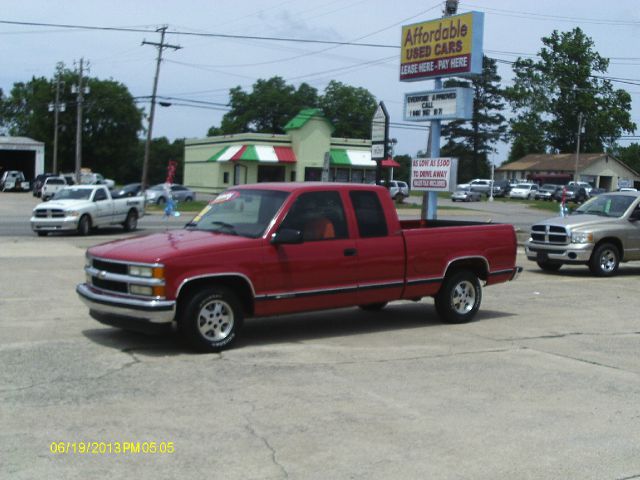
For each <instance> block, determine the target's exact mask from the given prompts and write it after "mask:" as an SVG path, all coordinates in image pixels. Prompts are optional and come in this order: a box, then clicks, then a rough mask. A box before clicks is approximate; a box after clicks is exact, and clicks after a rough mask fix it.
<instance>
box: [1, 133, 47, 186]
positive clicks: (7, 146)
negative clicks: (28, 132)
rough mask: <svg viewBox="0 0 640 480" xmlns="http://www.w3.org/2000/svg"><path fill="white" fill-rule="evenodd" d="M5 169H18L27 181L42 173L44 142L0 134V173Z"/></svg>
mask: <svg viewBox="0 0 640 480" xmlns="http://www.w3.org/2000/svg"><path fill="white" fill-rule="evenodd" d="M7 170H20V171H22V172H23V173H24V176H25V178H26V179H27V180H29V181H31V180H33V179H34V178H35V177H36V175H39V174H41V173H44V142H38V141H36V140H33V139H32V138H27V137H4V136H0V175H1V174H2V173H3V172H5V171H7Z"/></svg>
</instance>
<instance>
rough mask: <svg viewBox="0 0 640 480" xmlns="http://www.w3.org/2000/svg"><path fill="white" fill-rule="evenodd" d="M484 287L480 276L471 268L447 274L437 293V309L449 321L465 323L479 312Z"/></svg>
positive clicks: (443, 318)
mask: <svg viewBox="0 0 640 480" xmlns="http://www.w3.org/2000/svg"><path fill="white" fill-rule="evenodd" d="M481 301H482V289H481V287H480V281H479V280H478V277H477V276H476V275H475V274H474V273H473V272H471V271H470V270H459V271H457V272H454V273H453V274H451V275H447V277H446V278H445V280H444V283H443V284H442V286H441V287H440V291H439V292H438V294H437V295H436V298H435V304H436V310H437V312H438V314H439V315H440V317H441V318H442V320H444V321H445V322H447V323H465V322H468V321H470V320H471V319H472V318H473V317H474V316H475V315H476V313H477V312H478V309H479V308H480V302H481Z"/></svg>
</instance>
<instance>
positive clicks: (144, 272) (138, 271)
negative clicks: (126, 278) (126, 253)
mask: <svg viewBox="0 0 640 480" xmlns="http://www.w3.org/2000/svg"><path fill="white" fill-rule="evenodd" d="M129 275H131V276H133V277H145V278H151V277H153V268H152V267H141V266H140V265H129Z"/></svg>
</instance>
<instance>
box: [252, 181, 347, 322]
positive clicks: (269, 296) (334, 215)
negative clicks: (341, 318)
mask: <svg viewBox="0 0 640 480" xmlns="http://www.w3.org/2000/svg"><path fill="white" fill-rule="evenodd" d="M347 225H348V224H347V220H346V215H345V210H344V206H343V202H342V198H341V196H340V193H339V192H337V191H335V190H332V191H314V192H304V193H301V194H300V195H299V196H298V198H297V199H296V200H295V201H294V203H293V204H292V205H291V208H290V209H289V212H288V213H287V215H286V217H285V218H284V220H283V221H282V223H281V225H280V226H279V227H278V231H281V230H283V229H290V230H297V231H300V232H302V238H303V240H302V243H299V244H279V245H271V244H270V245H268V246H267V247H266V254H265V277H264V278H263V279H262V281H263V284H264V285H263V289H264V290H263V293H264V294H263V295H260V294H258V296H257V297H258V300H259V304H258V305H257V308H259V309H260V311H261V313H262V314H270V313H271V312H272V313H286V312H295V311H304V310H319V309H326V308H337V307H342V306H346V305H353V303H354V299H355V296H356V291H357V284H356V261H357V259H356V249H355V241H354V239H353V238H350V236H349V231H348V226H347Z"/></svg>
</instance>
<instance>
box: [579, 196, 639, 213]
mask: <svg viewBox="0 0 640 480" xmlns="http://www.w3.org/2000/svg"><path fill="white" fill-rule="evenodd" d="M634 200H635V197H633V196H631V195H598V196H597V197H594V198H592V199H591V200H589V201H588V202H585V203H583V204H582V205H581V206H580V207H578V208H577V209H576V210H575V211H574V212H573V213H574V215H575V214H578V215H579V214H588V215H600V216H603V217H621V216H622V215H624V212H626V211H627V209H628V208H629V207H630V206H631V204H632V203H633V201H634Z"/></svg>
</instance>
